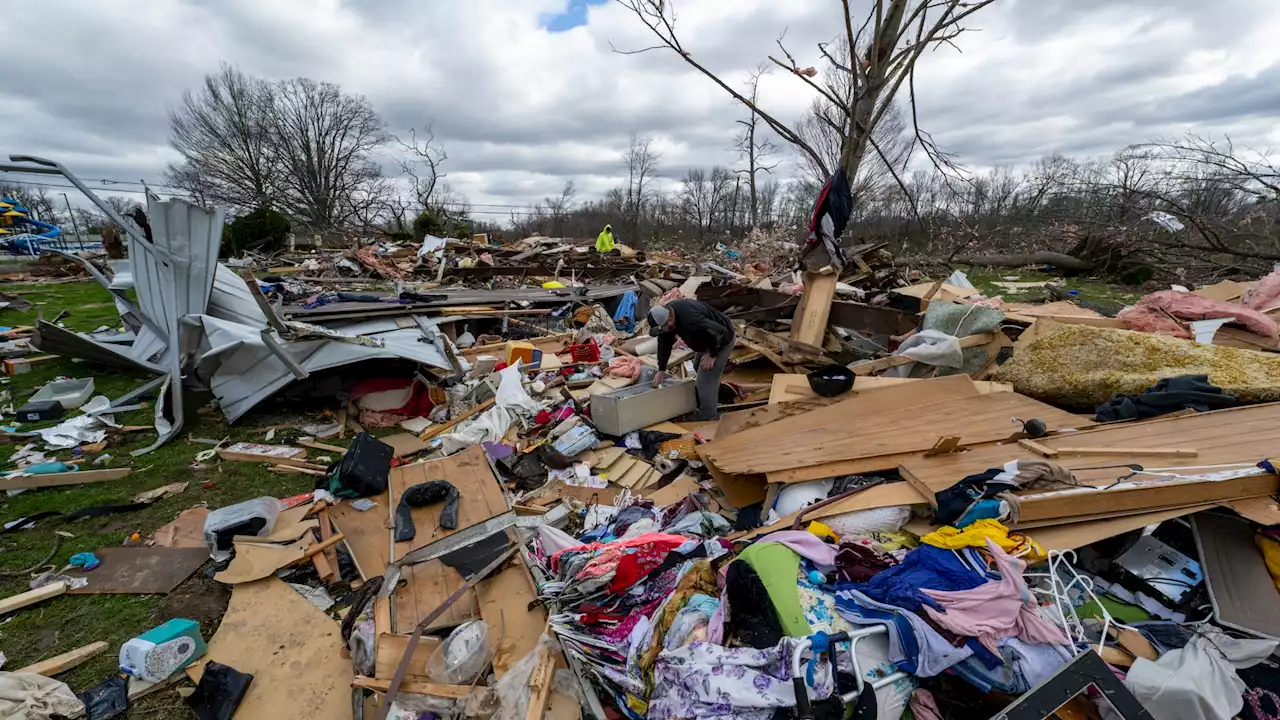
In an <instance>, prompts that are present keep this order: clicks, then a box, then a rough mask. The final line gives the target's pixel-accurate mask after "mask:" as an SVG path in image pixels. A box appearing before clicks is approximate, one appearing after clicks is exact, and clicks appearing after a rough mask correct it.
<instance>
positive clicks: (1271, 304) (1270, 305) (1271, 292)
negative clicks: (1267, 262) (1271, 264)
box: [1240, 270, 1280, 312]
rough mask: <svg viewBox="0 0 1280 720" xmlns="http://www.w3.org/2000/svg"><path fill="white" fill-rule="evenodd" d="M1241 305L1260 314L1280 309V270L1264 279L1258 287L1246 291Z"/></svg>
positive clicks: (1259, 282) (1241, 299)
mask: <svg viewBox="0 0 1280 720" xmlns="http://www.w3.org/2000/svg"><path fill="white" fill-rule="evenodd" d="M1240 303H1241V304H1242V305H1244V306H1245V307H1247V308H1250V309H1253V310H1257V311H1258V312H1267V311H1268V310H1275V309H1276V308H1280V270H1277V271H1275V272H1273V273H1271V274H1270V275H1268V276H1266V277H1264V278H1262V279H1261V280H1259V281H1258V284H1257V285H1255V286H1253V287H1252V288H1250V289H1248V290H1245V291H1244V296H1243V297H1241V298H1240Z"/></svg>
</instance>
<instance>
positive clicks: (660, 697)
mask: <svg viewBox="0 0 1280 720" xmlns="http://www.w3.org/2000/svg"><path fill="white" fill-rule="evenodd" d="M803 640H804V639H803V638H783V639H782V641H781V642H780V643H778V645H777V646H775V647H771V648H765V649H763V650H755V649H752V648H726V647H722V646H720V645H713V644H711V643H692V644H690V645H687V646H685V647H682V648H679V649H676V650H671V651H667V652H663V653H662V654H661V655H659V656H658V663H657V665H656V667H655V679H656V685H657V687H656V688H655V689H654V691H653V696H652V697H651V698H650V699H649V719H650V720H769V719H770V718H771V717H773V712H774V710H775V709H776V708H790V707H795V704H796V694H795V686H794V685H793V684H792V681H791V664H792V658H793V657H794V653H795V652H796V648H797V647H798V646H799V644H800V643H801V642H803ZM806 654H807V653H806ZM815 662H816V664H815ZM810 665H813V669H814V673H813V676H814V683H813V685H812V686H811V687H809V697H810V698H811V699H814V700H822V699H825V698H828V697H830V696H831V693H832V691H833V690H834V687H835V682H834V679H833V677H832V670H831V660H830V657H829V656H824V657H823V658H822V659H820V660H817V661H814V660H813V659H812V657H809V659H807V660H805V661H804V663H803V664H802V665H801V671H802V672H805V673H807V671H808V668H809V666H810Z"/></svg>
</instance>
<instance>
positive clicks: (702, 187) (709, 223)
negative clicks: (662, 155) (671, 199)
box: [679, 166, 733, 240]
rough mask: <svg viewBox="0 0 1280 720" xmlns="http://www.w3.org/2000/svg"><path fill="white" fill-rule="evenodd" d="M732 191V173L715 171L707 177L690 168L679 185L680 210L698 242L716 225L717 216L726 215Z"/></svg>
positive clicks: (723, 170) (700, 169)
mask: <svg viewBox="0 0 1280 720" xmlns="http://www.w3.org/2000/svg"><path fill="white" fill-rule="evenodd" d="M732 191H733V173H731V172H729V170H728V169H727V168H724V167H719V166H717V167H714V168H712V169H711V172H710V173H708V172H707V171H706V170H703V169H702V168H690V169H689V170H688V172H686V173H685V176H684V180H682V181H681V184H680V192H679V200H680V209H681V212H682V213H683V214H684V216H685V218H686V219H687V220H688V221H689V222H690V223H692V224H693V225H694V226H695V227H696V228H697V231H698V239H699V240H705V239H706V236H707V233H708V232H709V231H710V230H711V229H712V227H713V226H714V225H715V221H716V218H717V216H721V217H722V218H723V216H724V215H726V214H727V213H726V212H725V211H726V206H727V205H728V203H729V197H730V194H731V193H732Z"/></svg>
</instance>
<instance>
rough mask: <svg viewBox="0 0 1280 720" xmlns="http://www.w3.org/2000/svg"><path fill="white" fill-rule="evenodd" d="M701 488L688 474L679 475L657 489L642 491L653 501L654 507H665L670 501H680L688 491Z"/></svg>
mask: <svg viewBox="0 0 1280 720" xmlns="http://www.w3.org/2000/svg"><path fill="white" fill-rule="evenodd" d="M699 489H701V486H700V485H698V481H697V480H694V479H693V478H692V477H690V476H688V475H681V476H680V477H678V478H676V479H675V480H674V481H672V482H671V484H670V485H667V486H666V487H664V488H660V489H658V490H653V491H646V492H644V493H642V494H643V495H644V497H646V498H648V499H650V500H652V501H653V505H654V507H659V508H662V507H666V506H668V505H670V504H672V503H676V502H680V501H681V500H683V499H684V498H685V497H686V496H687V495H688V494H689V493H691V492H696V491H697V490H699Z"/></svg>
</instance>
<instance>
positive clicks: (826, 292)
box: [791, 273, 840, 346]
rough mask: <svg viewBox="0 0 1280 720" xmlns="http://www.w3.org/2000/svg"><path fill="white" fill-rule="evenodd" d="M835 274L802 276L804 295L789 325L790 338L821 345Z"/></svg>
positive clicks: (833, 291)
mask: <svg viewBox="0 0 1280 720" xmlns="http://www.w3.org/2000/svg"><path fill="white" fill-rule="evenodd" d="M839 279H840V278H839V277H838V276H837V275H836V273H831V274H830V275H819V274H817V273H805V274H804V295H803V296H801V298H800V305H799V307H797V308H796V314H795V320H794V321H793V322H792V325H791V338H792V339H793V340H799V341H800V342H802V343H808V344H810V345H817V346H821V345H822V338H823V337H824V336H825V335H826V334H827V320H828V319H830V317H831V301H832V300H834V299H835V297H836V283H837V282H838V281H839Z"/></svg>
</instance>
